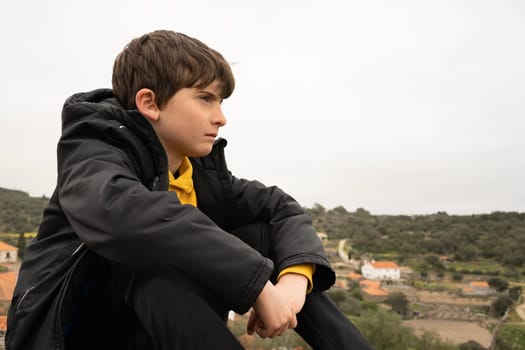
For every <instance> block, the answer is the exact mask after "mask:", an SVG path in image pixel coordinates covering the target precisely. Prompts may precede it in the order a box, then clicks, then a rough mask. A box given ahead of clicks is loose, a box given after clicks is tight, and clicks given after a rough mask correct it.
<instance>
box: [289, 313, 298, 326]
mask: <svg viewBox="0 0 525 350" xmlns="http://www.w3.org/2000/svg"><path fill="white" fill-rule="evenodd" d="M295 327H297V315H296V314H294V315H293V318H292V319H291V320H290V323H289V325H288V328H292V329H293V328H295Z"/></svg>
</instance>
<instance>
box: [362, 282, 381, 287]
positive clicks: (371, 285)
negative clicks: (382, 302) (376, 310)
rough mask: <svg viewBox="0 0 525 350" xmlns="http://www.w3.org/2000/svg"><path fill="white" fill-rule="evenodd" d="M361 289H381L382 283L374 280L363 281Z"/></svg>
mask: <svg viewBox="0 0 525 350" xmlns="http://www.w3.org/2000/svg"><path fill="white" fill-rule="evenodd" d="M359 285H360V286H361V288H380V287H381V282H379V281H372V280H362V281H360V282H359Z"/></svg>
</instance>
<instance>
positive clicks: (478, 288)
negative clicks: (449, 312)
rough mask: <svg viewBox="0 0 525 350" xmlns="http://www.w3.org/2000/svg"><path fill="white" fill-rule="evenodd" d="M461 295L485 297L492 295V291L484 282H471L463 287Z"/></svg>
mask: <svg viewBox="0 0 525 350" xmlns="http://www.w3.org/2000/svg"><path fill="white" fill-rule="evenodd" d="M462 292H463V295H477V296H485V295H490V294H492V289H491V288H490V285H489V284H488V282H486V281H471V282H470V283H469V284H468V286H466V287H463V290H462Z"/></svg>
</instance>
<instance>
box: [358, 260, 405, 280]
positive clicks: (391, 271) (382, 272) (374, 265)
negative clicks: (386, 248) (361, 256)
mask: <svg viewBox="0 0 525 350" xmlns="http://www.w3.org/2000/svg"><path fill="white" fill-rule="evenodd" d="M361 273H362V274H363V277H364V278H368V279H371V280H390V281H397V280H399V279H400V278H401V270H400V268H399V266H398V265H397V264H396V263H395V262H393V261H375V260H372V261H365V263H364V264H363V266H361Z"/></svg>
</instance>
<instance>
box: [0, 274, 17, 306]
mask: <svg viewBox="0 0 525 350" xmlns="http://www.w3.org/2000/svg"><path fill="white" fill-rule="evenodd" d="M17 277H18V272H17V271H11V272H4V273H0V300H2V301H6V300H7V301H11V299H12V298H13V292H14V291H15V285H16V279H17Z"/></svg>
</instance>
